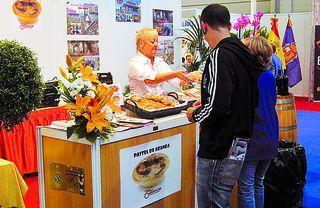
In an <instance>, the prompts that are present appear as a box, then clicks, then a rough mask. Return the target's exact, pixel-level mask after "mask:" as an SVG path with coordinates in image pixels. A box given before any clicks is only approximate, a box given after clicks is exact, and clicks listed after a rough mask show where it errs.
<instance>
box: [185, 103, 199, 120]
mask: <svg viewBox="0 0 320 208" xmlns="http://www.w3.org/2000/svg"><path fill="white" fill-rule="evenodd" d="M196 109H197V108H196V107H190V108H188V109H187V117H188V120H189V121H190V122H195V120H194V119H193V117H192V115H193V112H194V111H195V110H196Z"/></svg>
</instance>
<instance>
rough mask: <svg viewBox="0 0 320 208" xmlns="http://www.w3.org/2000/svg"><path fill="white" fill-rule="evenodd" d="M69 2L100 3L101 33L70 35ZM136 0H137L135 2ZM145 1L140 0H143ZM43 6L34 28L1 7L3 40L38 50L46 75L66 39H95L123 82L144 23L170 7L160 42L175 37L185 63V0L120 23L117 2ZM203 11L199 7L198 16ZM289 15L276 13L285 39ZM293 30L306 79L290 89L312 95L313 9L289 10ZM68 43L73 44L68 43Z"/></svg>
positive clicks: (103, 65)
mask: <svg viewBox="0 0 320 208" xmlns="http://www.w3.org/2000/svg"><path fill="white" fill-rule="evenodd" d="M67 2H76V3H78V4H84V3H92V4H96V5H97V6H98V14H99V15H98V32H97V33H98V34H94V35H70V34H67V28H68V26H67V12H66V11H67V9H66V8H67ZM135 2H137V0H136V1H135ZM140 2H141V1H140ZM41 3H42V11H41V14H40V16H39V18H38V22H37V23H36V24H35V25H34V27H33V28H27V27H26V28H24V26H23V25H20V24H19V22H18V21H17V17H16V16H15V15H14V13H13V11H12V1H10V0H3V1H2V4H1V7H0V17H1V18H0V25H1V29H0V39H11V40H12V39H14V40H17V41H18V42H21V43H23V44H25V45H26V46H28V47H30V48H31V49H32V50H34V51H35V52H36V53H37V54H38V57H39V65H40V66H41V68H42V75H43V77H44V79H45V80H49V79H52V78H53V77H55V76H57V77H59V76H60V74H59V71H58V67H59V66H64V60H65V54H67V53H68V44H69V45H70V43H71V44H72V42H74V41H89V42H90V41H91V42H97V41H98V42H97V45H98V59H99V61H98V62H99V72H111V73H112V75H113V78H114V82H115V83H119V84H120V85H121V86H122V87H123V86H124V85H126V84H127V83H128V76H127V71H128V60H129V59H130V58H131V57H132V56H134V55H135V53H136V48H135V34H136V31H137V30H139V29H141V28H143V27H153V25H154V23H153V9H160V10H168V11H172V12H173V13H172V14H173V36H160V37H159V41H160V42H163V43H164V44H160V46H159V47H162V50H163V51H164V50H168V45H166V44H165V41H173V47H174V49H173V51H174V52H173V53H174V59H173V64H172V62H171V65H170V66H171V68H173V69H176V68H178V67H179V65H181V42H180V40H174V39H175V38H176V37H177V36H179V34H181V31H180V30H179V29H180V28H181V1H180V0H177V1H170V0H163V1H161V2H160V1H156V0H148V1H143V2H141V4H140V6H141V22H140V23H139V22H117V21H116V4H117V1H116V0H114V1H102V0H87V1H84V0H76V1H75V0H74V1H41ZM200 13H201V10H199V9H197V10H195V15H199V14H200ZM239 16H240V14H234V13H233V14H232V15H231V17H232V18H231V20H232V22H235V21H236V19H237V17H239ZM273 16H274V14H265V15H264V16H263V17H262V20H261V25H263V26H267V27H268V29H270V18H271V17H273ZM287 16H288V14H277V18H278V19H279V22H278V23H279V33H280V37H281V38H283V35H284V31H285V28H286V24H287ZM290 16H291V20H292V23H293V30H294V35H295V39H296V44H297V47H298V53H299V57H300V62H301V70H302V82H300V83H298V84H297V85H296V86H295V87H293V88H292V89H291V90H290V91H291V92H292V93H293V94H294V95H296V96H305V97H307V96H308V95H309V89H310V81H309V80H310V60H311V58H310V57H311V44H312V40H311V37H312V24H306V22H311V21H312V15H311V12H307V13H291V14H290ZM68 42H69V43H68Z"/></svg>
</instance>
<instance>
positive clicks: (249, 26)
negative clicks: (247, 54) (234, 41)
mask: <svg viewBox="0 0 320 208" xmlns="http://www.w3.org/2000/svg"><path fill="white" fill-rule="evenodd" d="M262 16H263V12H262V11H258V12H257V13H256V14H254V15H253V20H251V19H250V17H249V16H245V15H241V16H240V17H239V18H238V19H237V22H236V23H235V24H234V25H233V29H235V30H236V31H238V37H239V38H240V39H243V38H248V37H252V36H255V35H262V36H264V37H265V38H267V36H268V32H267V28H266V27H261V25H260V21H261V18H262ZM243 30H244V31H243Z"/></svg>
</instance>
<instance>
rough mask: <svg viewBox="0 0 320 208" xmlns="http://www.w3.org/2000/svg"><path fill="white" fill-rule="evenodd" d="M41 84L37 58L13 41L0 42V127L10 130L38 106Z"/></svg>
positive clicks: (41, 93)
mask: <svg viewBox="0 0 320 208" xmlns="http://www.w3.org/2000/svg"><path fill="white" fill-rule="evenodd" d="M43 89H44V84H43V82H42V77H41V75H40V67H39V66H38V62H37V57H36V54H35V53H34V52H32V51H31V50H30V49H29V48H27V47H25V46H22V45H20V44H19V43H18V42H16V41H9V40H1V41H0V129H3V128H4V129H6V130H12V129H13V127H14V126H15V125H17V124H20V123H21V122H22V121H23V119H25V118H27V114H28V112H30V111H32V110H34V109H36V108H38V107H40V103H41V99H42V96H43Z"/></svg>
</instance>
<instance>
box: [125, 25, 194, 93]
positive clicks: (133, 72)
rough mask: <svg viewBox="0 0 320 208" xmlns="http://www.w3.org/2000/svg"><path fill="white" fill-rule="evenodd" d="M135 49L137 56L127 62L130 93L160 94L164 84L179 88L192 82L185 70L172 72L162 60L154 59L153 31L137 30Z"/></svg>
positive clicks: (155, 41) (156, 38)
mask: <svg viewBox="0 0 320 208" xmlns="http://www.w3.org/2000/svg"><path fill="white" fill-rule="evenodd" d="M136 47H137V54H136V55H135V56H134V57H133V58H131V59H130V60H129V74H128V76H129V88H130V91H131V92H132V93H135V94H143V93H152V94H162V93H163V91H164V88H163V84H164V82H168V83H169V84H171V85H173V86H175V87H180V86H182V85H184V84H185V83H186V82H191V81H193V80H191V79H190V78H188V77H187V76H186V75H185V74H184V73H185V72H186V70H176V71H172V70H171V69H170V67H169V66H168V64H167V63H166V62H165V61H164V60H162V59H161V58H158V57H156V54H157V50H158V32H157V31H156V30H155V29H152V28H143V29H141V30H139V31H138V32H137V35H136Z"/></svg>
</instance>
